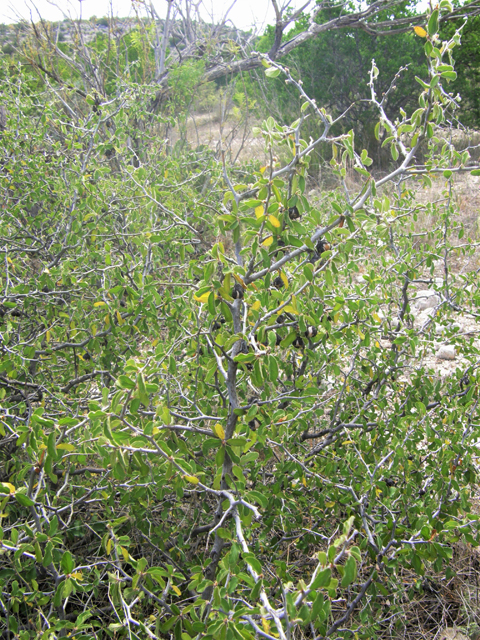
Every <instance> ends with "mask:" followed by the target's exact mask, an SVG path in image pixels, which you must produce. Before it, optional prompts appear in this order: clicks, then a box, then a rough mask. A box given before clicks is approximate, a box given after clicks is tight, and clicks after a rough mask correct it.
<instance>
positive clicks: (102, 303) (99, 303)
mask: <svg viewBox="0 0 480 640" xmlns="http://www.w3.org/2000/svg"><path fill="white" fill-rule="evenodd" d="M105 304H106V302H104V301H103V300H99V302H95V304H94V305H93V306H94V307H104V306H105Z"/></svg>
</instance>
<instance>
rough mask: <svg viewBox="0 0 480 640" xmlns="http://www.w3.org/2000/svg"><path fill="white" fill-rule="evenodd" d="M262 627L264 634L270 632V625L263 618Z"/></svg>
mask: <svg viewBox="0 0 480 640" xmlns="http://www.w3.org/2000/svg"><path fill="white" fill-rule="evenodd" d="M262 627H263V630H264V631H265V633H268V632H269V631H270V623H269V621H268V620H266V619H265V618H262Z"/></svg>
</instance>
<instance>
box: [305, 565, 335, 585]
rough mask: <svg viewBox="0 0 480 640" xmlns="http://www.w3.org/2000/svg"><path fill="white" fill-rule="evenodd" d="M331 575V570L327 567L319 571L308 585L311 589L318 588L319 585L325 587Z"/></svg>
mask: <svg viewBox="0 0 480 640" xmlns="http://www.w3.org/2000/svg"><path fill="white" fill-rule="evenodd" d="M331 577H332V570H331V569H330V568H329V567H327V568H326V569H323V570H322V571H319V572H318V574H317V576H316V577H315V580H314V581H313V583H312V584H311V585H310V586H311V589H318V588H319V587H326V586H327V585H328V584H329V583H330V578H331Z"/></svg>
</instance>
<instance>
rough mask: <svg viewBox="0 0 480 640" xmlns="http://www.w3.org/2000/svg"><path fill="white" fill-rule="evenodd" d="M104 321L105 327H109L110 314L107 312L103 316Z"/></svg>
mask: <svg viewBox="0 0 480 640" xmlns="http://www.w3.org/2000/svg"><path fill="white" fill-rule="evenodd" d="M104 321H105V324H106V325H107V327H109V326H110V316H109V315H108V313H107V315H106V316H105V318H104Z"/></svg>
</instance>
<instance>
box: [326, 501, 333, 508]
mask: <svg viewBox="0 0 480 640" xmlns="http://www.w3.org/2000/svg"><path fill="white" fill-rule="evenodd" d="M334 504H335V503H334V502H326V503H325V506H326V507H328V508H329V509H331V508H332V507H333V506H334Z"/></svg>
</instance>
